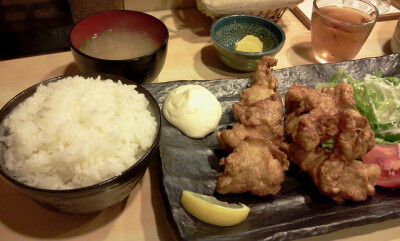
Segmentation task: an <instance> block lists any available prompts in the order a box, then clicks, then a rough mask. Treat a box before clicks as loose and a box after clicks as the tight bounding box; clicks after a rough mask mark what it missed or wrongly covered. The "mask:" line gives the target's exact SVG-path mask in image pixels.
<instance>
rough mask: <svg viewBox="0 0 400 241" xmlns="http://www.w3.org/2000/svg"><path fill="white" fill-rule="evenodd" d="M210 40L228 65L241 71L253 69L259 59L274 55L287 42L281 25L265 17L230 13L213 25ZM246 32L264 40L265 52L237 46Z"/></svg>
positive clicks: (220, 57)
mask: <svg viewBox="0 0 400 241" xmlns="http://www.w3.org/2000/svg"><path fill="white" fill-rule="evenodd" d="M210 34H211V40H212V42H213V44H214V46H215V49H216V51H217V55H218V58H219V59H220V60H221V61H222V62H223V63H224V64H226V65H227V66H229V67H231V68H233V69H236V70H240V71H246V72H250V71H254V69H255V67H256V65H257V62H258V60H259V59H260V58H261V57H262V56H264V55H269V56H274V55H275V54H276V53H278V52H279V51H280V50H281V48H282V47H283V45H284V43H285V39H286V36H285V32H284V31H283V30H282V28H281V27H280V26H279V25H278V24H276V23H274V22H272V21H271V20H268V19H266V18H262V17H258V16H253V15H231V16H226V17H223V18H220V19H218V20H217V21H215V22H214V23H213V24H212V25H211V29H210ZM247 35H253V36H255V37H257V38H259V39H260V41H261V42H262V44H263V49H262V52H254V53H249V52H241V51H237V50H235V43H236V42H238V41H240V40H241V39H243V38H244V37H245V36H247Z"/></svg>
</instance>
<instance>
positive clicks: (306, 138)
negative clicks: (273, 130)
mask: <svg viewBox="0 0 400 241" xmlns="http://www.w3.org/2000/svg"><path fill="white" fill-rule="evenodd" d="M354 104H355V102H354V99H353V90H352V87H351V85H349V84H340V85H337V86H335V87H329V88H324V89H322V90H317V89H313V88H308V87H302V86H300V85H297V84H296V85H294V86H293V87H291V88H290V89H289V90H288V91H287V93H286V96H285V106H286V110H287V112H286V113H285V131H286V133H287V134H288V135H289V136H290V137H291V141H292V143H290V144H288V145H285V152H286V154H287V155H288V158H289V159H290V160H291V161H292V162H294V163H295V164H297V165H298V166H299V167H300V168H301V169H303V170H304V171H306V172H307V173H309V174H310V176H311V178H312V179H313V181H314V183H315V185H316V186H317V187H318V188H319V190H320V192H321V193H323V194H325V195H328V196H330V197H331V198H332V199H333V200H335V201H336V202H338V203H342V202H344V201H345V200H346V199H352V200H354V201H363V200H366V199H367V197H368V196H369V195H373V194H374V193H375V188H374V186H375V179H376V178H377V177H378V176H379V175H380V168H379V166H378V165H375V164H364V163H362V162H361V161H358V160H356V159H358V158H360V157H361V156H362V155H364V154H365V153H367V152H368V151H369V150H371V149H372V148H373V146H374V145H375V139H374V137H375V135H374V132H373V131H372V130H371V128H370V126H369V124H368V121H367V119H366V118H365V117H364V116H362V115H361V114H360V113H359V112H358V111H357V110H355V109H352V108H350V107H351V106H352V105H354ZM331 138H334V148H333V150H332V151H330V150H325V149H322V148H320V147H319V145H320V144H321V143H323V142H324V141H326V140H329V139H331Z"/></svg>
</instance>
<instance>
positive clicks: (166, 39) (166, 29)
mask: <svg viewBox="0 0 400 241" xmlns="http://www.w3.org/2000/svg"><path fill="white" fill-rule="evenodd" d="M110 12H122V13H129V12H131V13H139V14H142V15H146V16H149V17H151V18H153V19H154V20H156V21H157V22H158V23H160V24H161V26H162V28H163V29H164V30H165V32H166V33H167V34H166V38H165V40H164V42H162V43H161V44H160V46H158V48H156V49H155V50H153V51H152V52H149V53H147V54H145V55H142V56H139V57H136V58H130V59H100V58H96V57H93V56H90V55H87V54H85V53H83V52H82V51H80V50H79V48H76V47H75V46H74V45H73V44H72V40H71V36H72V32H73V30H74V29H75V28H76V27H77V26H78V25H79V24H80V23H81V22H83V21H85V20H86V19H88V18H91V17H94V16H96V15H101V14H107V13H110ZM168 39H169V31H168V28H167V26H165V24H164V23H163V22H162V21H161V20H160V19H158V18H156V17H154V16H152V15H150V14H147V13H144V12H140V11H133V10H109V11H104V12H100V13H95V14H92V15H90V16H87V17H86V18H83V19H81V20H80V21H79V22H77V23H76V24H75V25H74V26H73V27H72V29H71V31H70V32H69V42H70V45H71V48H72V49H74V51H76V52H77V53H79V54H81V55H83V56H84V57H86V58H89V59H92V60H96V61H105V62H131V61H134V60H140V59H144V58H146V57H148V56H151V55H153V54H155V53H157V52H158V51H160V50H161V49H162V48H164V46H165V45H167V43H168Z"/></svg>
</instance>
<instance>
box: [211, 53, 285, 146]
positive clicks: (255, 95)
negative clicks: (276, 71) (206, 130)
mask: <svg viewBox="0 0 400 241" xmlns="http://www.w3.org/2000/svg"><path fill="white" fill-rule="evenodd" d="M276 63H277V60H276V59H274V58H272V57H269V56H265V57H263V58H261V59H260V61H259V64H258V65H257V68H256V71H255V73H254V76H253V79H252V85H251V86H250V87H249V88H247V89H245V90H243V91H242V92H241V93H239V97H240V102H237V103H235V104H233V106H232V111H233V113H234V116H235V119H236V120H237V121H238V122H239V123H240V124H241V125H242V126H240V127H236V128H235V126H234V127H233V128H232V129H229V130H223V131H221V132H218V133H217V139H218V142H219V145H220V146H221V148H222V149H224V150H226V151H228V152H231V151H232V150H233V149H234V148H235V147H236V146H237V144H239V143H240V141H242V140H244V139H245V138H246V137H258V138H260V137H263V138H267V139H269V140H271V141H272V142H273V143H276V144H277V145H278V146H279V145H280V144H281V143H282V141H283V136H284V130H283V126H282V119H283V108H282V106H283V104H282V98H281V96H280V94H279V92H278V90H277V88H278V81H277V80H276V78H275V77H274V76H273V75H272V71H271V67H273V66H275V65H276ZM236 132H237V133H236Z"/></svg>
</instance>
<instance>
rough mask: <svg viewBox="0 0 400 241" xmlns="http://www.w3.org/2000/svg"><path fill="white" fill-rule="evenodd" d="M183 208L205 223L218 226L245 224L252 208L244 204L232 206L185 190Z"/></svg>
mask: <svg viewBox="0 0 400 241" xmlns="http://www.w3.org/2000/svg"><path fill="white" fill-rule="evenodd" d="M181 204H182V206H183V207H184V208H185V209H186V211H188V212H189V213H190V214H192V215H193V216H195V217H196V218H198V219H200V220H201V221H203V222H206V223H210V224H213V225H218V226H233V225H236V224H239V223H241V222H243V221H244V220H245V219H246V218H247V216H248V215H249V212H250V208H249V207H248V206H246V205H244V204H241V203H240V204H231V203H227V202H222V201H219V200H217V199H216V198H215V197H212V196H207V195H202V194H198V193H194V192H190V191H187V190H184V191H183V193H182V197H181Z"/></svg>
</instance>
